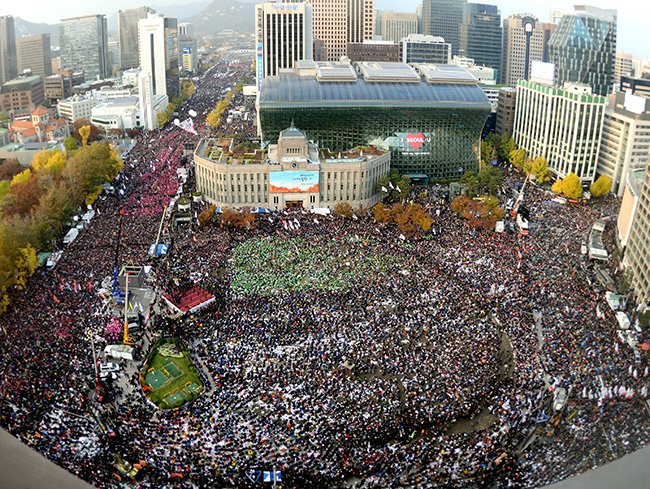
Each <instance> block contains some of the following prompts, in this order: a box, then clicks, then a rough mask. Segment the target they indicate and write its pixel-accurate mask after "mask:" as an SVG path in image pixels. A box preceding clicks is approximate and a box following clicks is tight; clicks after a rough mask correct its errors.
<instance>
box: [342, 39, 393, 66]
mask: <svg viewBox="0 0 650 489" xmlns="http://www.w3.org/2000/svg"><path fill="white" fill-rule="evenodd" d="M399 48H400V45H399V44H397V43H394V42H391V41H364V42H351V43H348V58H349V59H350V61H381V62H389V63H391V62H392V63H397V62H398V61H399V59H400V52H399Z"/></svg>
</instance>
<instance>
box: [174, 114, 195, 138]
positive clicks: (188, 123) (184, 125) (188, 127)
mask: <svg viewBox="0 0 650 489" xmlns="http://www.w3.org/2000/svg"><path fill="white" fill-rule="evenodd" d="M174 122H175V121H174ZM176 125H177V126H178V127H180V128H181V129H183V130H185V131H187V132H191V133H192V134H196V131H195V130H194V122H193V121H192V119H191V118H190V117H188V118H187V119H185V120H184V121H183V122H179V123H178V124H176Z"/></svg>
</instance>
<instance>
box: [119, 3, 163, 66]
mask: <svg viewBox="0 0 650 489" xmlns="http://www.w3.org/2000/svg"><path fill="white" fill-rule="evenodd" d="M155 13H156V12H155V10H153V9H151V8H149V7H139V8H133V9H128V10H120V11H119V12H118V15H117V30H118V34H119V40H120V59H119V62H120V66H121V68H122V70H128V69H130V68H137V67H138V66H139V63H140V55H139V51H138V49H139V45H138V22H139V21H140V20H142V19H146V18H147V15H148V14H155Z"/></svg>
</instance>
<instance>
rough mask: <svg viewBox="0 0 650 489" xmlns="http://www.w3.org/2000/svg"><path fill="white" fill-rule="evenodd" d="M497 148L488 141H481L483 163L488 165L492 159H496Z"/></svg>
mask: <svg viewBox="0 0 650 489" xmlns="http://www.w3.org/2000/svg"><path fill="white" fill-rule="evenodd" d="M496 155H497V151H496V148H495V147H494V146H493V145H492V144H490V143H489V142H487V141H481V164H482V165H483V166H485V165H488V164H489V163H490V162H491V161H493V160H495V159H496Z"/></svg>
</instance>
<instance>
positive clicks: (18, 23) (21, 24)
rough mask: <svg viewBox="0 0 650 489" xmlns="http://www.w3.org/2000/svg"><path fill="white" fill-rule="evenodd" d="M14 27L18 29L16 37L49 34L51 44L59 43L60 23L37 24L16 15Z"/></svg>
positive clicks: (56, 44)
mask: <svg viewBox="0 0 650 489" xmlns="http://www.w3.org/2000/svg"><path fill="white" fill-rule="evenodd" d="M14 28H15V29H16V37H20V36H34V35H36V34H49V35H50V44H51V45H52V46H58V45H59V24H36V23H34V22H29V21H27V20H24V19H21V18H20V17H14Z"/></svg>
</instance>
